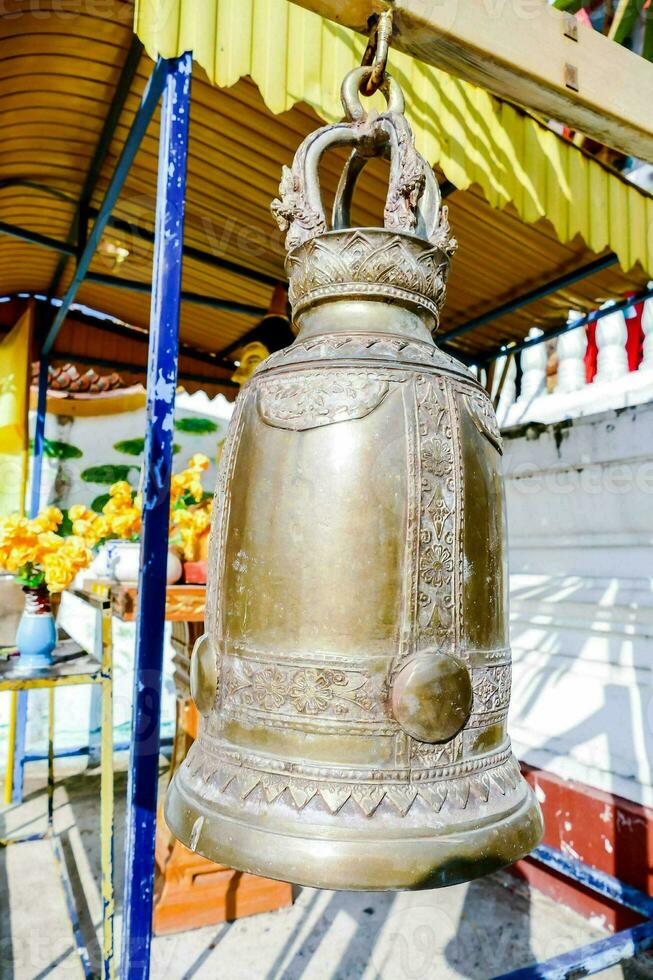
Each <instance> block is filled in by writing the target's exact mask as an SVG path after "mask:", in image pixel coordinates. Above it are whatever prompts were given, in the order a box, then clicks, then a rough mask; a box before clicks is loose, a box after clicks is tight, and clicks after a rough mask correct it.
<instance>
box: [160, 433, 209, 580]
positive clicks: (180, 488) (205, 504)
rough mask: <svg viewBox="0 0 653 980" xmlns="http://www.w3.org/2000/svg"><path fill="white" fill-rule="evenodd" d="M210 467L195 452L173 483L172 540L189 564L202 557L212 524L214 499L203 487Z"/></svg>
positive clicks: (171, 508)
mask: <svg viewBox="0 0 653 980" xmlns="http://www.w3.org/2000/svg"><path fill="white" fill-rule="evenodd" d="M208 466H209V460H208V458H207V457H206V456H204V455H203V454H202V453H195V455H194V456H193V457H192V458H191V459H190V461H189V463H188V466H187V467H186V469H185V470H183V471H182V472H181V473H178V474H175V475H174V476H173V477H172V481H171V484H170V540H171V541H172V542H173V543H175V544H178V545H179V547H180V548H181V551H182V553H183V556H184V558H185V560H186V561H195V560H196V559H197V558H198V557H199V555H198V552H199V550H200V542H201V541H202V539H203V538H204V537H206V534H207V532H208V530H209V527H210V525H211V508H212V504H213V498H212V496H211V494H210V493H206V492H205V490H204V487H203V486H202V474H203V473H204V472H205V471H206V470H207V469H208Z"/></svg>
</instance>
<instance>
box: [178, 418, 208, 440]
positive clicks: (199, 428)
mask: <svg viewBox="0 0 653 980" xmlns="http://www.w3.org/2000/svg"><path fill="white" fill-rule="evenodd" d="M175 429H179V431H180V432H188V433H189V434H191V435H195V436H205V435H209V434H210V433H211V432H217V431H218V425H217V423H216V422H214V421H213V419H204V418H201V417H200V416H194V417H193V416H191V417H189V418H186V419H176V420H175Z"/></svg>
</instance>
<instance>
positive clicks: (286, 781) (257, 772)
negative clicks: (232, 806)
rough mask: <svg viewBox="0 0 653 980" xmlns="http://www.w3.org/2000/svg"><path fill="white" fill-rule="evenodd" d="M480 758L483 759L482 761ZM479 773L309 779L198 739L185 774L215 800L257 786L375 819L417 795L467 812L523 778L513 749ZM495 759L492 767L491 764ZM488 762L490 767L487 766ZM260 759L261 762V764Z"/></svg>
mask: <svg viewBox="0 0 653 980" xmlns="http://www.w3.org/2000/svg"><path fill="white" fill-rule="evenodd" d="M479 761H480V760H479ZM482 762H483V765H484V767H486V768H483V769H482V770H480V771H478V772H474V771H472V772H464V768H465V767H464V766H457V767H455V768H457V769H459V770H463V772H461V773H460V775H458V776H457V777H454V778H452V777H451V776H448V778H443V779H440V780H428V781H426V780H425V781H420V780H415V781H410V782H409V781H400V780H398V781H396V782H379V781H378V780H369V781H366V782H351V781H347V782H345V781H343V782H339V781H338V780H336V779H330V780H329V779H320V780H311V779H307V778H305V777H304V776H297V775H293V774H290V773H284V772H276V773H275V772H268V771H265V770H262V769H261V768H256V769H250V768H248V767H246V766H244V765H243V764H242V763H241V764H240V765H239V764H235V763H229V762H225V760H223V759H220V758H218V757H216V756H213V755H211V754H209V753H207V752H206V751H203V750H202V748H201V747H200V745H199V743H197V742H196V743H195V745H193V747H192V748H191V751H190V753H189V755H188V757H187V760H186V763H185V764H184V767H183V768H184V777H185V781H187V783H188V785H189V788H190V789H192V790H193V792H195V793H197V795H199V796H204V795H208V796H210V798H211V799H214V798H215V792H216V790H217V791H218V792H219V793H222V794H225V795H226V796H228V797H229V798H230V799H232V800H245V799H247V798H248V797H250V796H251V794H252V793H253V792H254V790H256V789H259V792H260V793H261V794H262V796H263V798H264V799H265V801H266V802H267V803H269V804H271V803H275V802H277V801H278V802H282V797H283V802H285V803H289V804H291V805H292V806H294V808H295V809H297V810H303V809H304V808H305V807H307V806H308V804H309V803H311V801H314V800H321V801H322V802H323V803H324V804H325V806H326V807H327V809H328V810H329V811H330V812H331V813H332V814H335V813H338V812H339V811H340V810H341V809H342V808H343V806H344V805H345V803H347V802H348V801H350V800H351V802H352V803H354V804H355V805H356V806H357V808H358V809H359V810H360V811H361V812H362V813H363V814H364V815H365V816H366V817H371V816H372V814H373V813H374V812H375V811H376V810H377V809H378V807H379V806H380V804H381V803H382V802H383V801H387V802H388V803H389V804H391V805H392V807H393V808H394V809H395V810H396V811H397V812H398V813H399V815H400V816H402V817H404V816H406V814H407V813H408V811H409V810H410V809H411V807H412V806H413V804H414V803H415V801H416V800H417V799H420V800H421V802H422V803H424V804H426V806H427V807H428V808H430V809H431V810H432V811H434V812H435V813H439V812H440V810H442V808H443V807H444V806H445V804H446V807H445V809H458V810H464V809H465V807H466V806H467V803H468V802H469V800H470V798H473V799H476V800H477V801H480V802H483V803H487V802H488V800H489V798H490V796H491V795H496V794H499V795H501V796H505V795H506V793H507V792H510V791H514V790H515V789H516V788H517V786H518V785H519V782H520V771H519V764H518V762H517V760H516V759H515V758H514V756H513V755H512V754H511V753H510V751H508V752H507V753H506V752H502V753H500V754H497V755H496V756H495V757H493V759H492V760H482ZM492 762H495V764H494V765H491V763H492ZM488 763H490V765H489V766H488ZM260 764H261V763H260V762H259V763H258V764H257V765H258V766H259V767H260Z"/></svg>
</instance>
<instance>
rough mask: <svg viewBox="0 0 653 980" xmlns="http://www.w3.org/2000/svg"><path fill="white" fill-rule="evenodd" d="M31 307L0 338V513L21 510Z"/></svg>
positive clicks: (26, 448)
mask: <svg viewBox="0 0 653 980" xmlns="http://www.w3.org/2000/svg"><path fill="white" fill-rule="evenodd" d="M32 321H33V308H32V306H31V305H30V307H29V308H28V309H27V310H26V311H25V313H23V315H22V316H21V318H20V320H19V321H18V323H17V324H16V326H15V327H14V328H13V330H11V331H10V332H9V333H8V334H7V336H6V337H5V338H4V339H3V340H2V341H0V515H4V514H13V513H16V512H17V511H21V512H22V511H23V508H24V503H25V487H26V483H27V453H28V448H29V440H28V428H27V413H28V410H29V388H30V385H29V379H30V348H31V342H32Z"/></svg>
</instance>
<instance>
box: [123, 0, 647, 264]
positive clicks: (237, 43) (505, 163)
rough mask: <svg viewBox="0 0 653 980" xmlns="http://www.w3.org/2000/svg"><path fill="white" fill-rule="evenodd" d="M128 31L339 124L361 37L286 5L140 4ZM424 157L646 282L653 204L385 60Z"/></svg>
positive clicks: (523, 123)
mask: <svg viewBox="0 0 653 980" xmlns="http://www.w3.org/2000/svg"><path fill="white" fill-rule="evenodd" d="M134 23H135V30H136V32H137V33H138V34H139V36H140V37H141V39H142V41H143V43H144V45H145V47H146V50H147V51H148V53H149V54H150V56H151V57H156V55H157V54H161V55H163V56H164V57H174V56H176V55H178V54H181V53H182V52H183V51H187V50H192V51H193V54H194V57H195V59H196V60H197V61H198V62H199V64H200V65H202V67H203V68H204V69H205V71H206V72H207V75H208V76H209V78H210V79H211V81H212V82H213V83H214V84H216V85H219V86H221V87H225V88H226V87H229V86H231V85H234V84H235V83H236V82H237V81H238V79H240V78H243V77H244V76H250V77H251V78H252V80H253V81H254V82H255V83H256V85H257V86H258V88H259V90H260V92H261V95H262V97H263V99H264V101H265V104H266V106H267V107H268V108H269V109H270V110H271V111H272V112H273V113H281V112H285V111H286V110H288V109H290V108H291V107H292V106H294V105H295V104H296V103H298V102H302V101H303V102H306V103H308V104H309V105H310V106H312V107H313V108H314V109H315V111H316V112H317V113H318V115H319V116H321V117H322V118H323V119H325V120H327V121H332V120H335V119H337V118H340V117H341V115H342V109H341V106H340V98H339V90H340V83H341V81H342V78H343V77H344V75H345V73H346V72H347V71H348V70H349V69H350V68H351V67H352V66H353V65H355V64H356V63H357V61H358V60H359V59H360V55H361V53H362V50H363V45H364V39H362V38H360V37H358V36H357V35H355V34H353V33H352V32H351V31H348V30H347V29H345V28H342V27H339V26H337V25H336V24H333V23H331V22H330V21H326V20H324V19H323V18H321V17H318V16H317V15H315V14H313V13H311V12H310V11H306V10H303V9H302V8H300V7H298V6H296V5H295V4H293V3H290V2H288V0H137V2H136V7H135V21H134ZM390 65H391V70H392V72H393V74H394V75H395V76H396V78H397V79H398V80H399V82H400V83H401V85H402V87H403V89H404V93H405V96H406V103H407V115H408V117H409V119H410V121H411V124H412V126H413V129H414V132H415V137H416V142H417V146H418V149H419V150H420V152H421V153H422V154H423V155H424V156H425V157H426V158H427V159H428V160H430V161H431V163H433V164H434V165H435V164H437V165H438V166H439V167H440V168H441V169H442V171H443V172H444V174H445V175H446V177H447V178H448V179H449V180H450V181H451V182H452V183H453V184H455V186H456V187H457V188H459V189H460V190H466V189H467V188H468V187H470V186H471V185H472V184H478V185H479V186H480V187H481V188H482V190H483V192H484V194H485V196H486V198H487V200H488V201H489V202H490V204H492V205H493V206H494V207H496V208H501V207H503V206H505V205H506V204H507V203H508V202H512V204H513V205H514V206H515V208H516V209H517V212H518V214H519V216H520V217H521V218H522V219H523V220H525V221H527V222H535V221H537V220H538V219H539V218H542V217H546V218H548V220H549V221H550V222H551V224H552V225H553V227H554V229H555V232H556V234H557V236H558V238H559V240H560V241H561V242H568V241H571V240H572V239H573V238H574V237H575V236H576V235H577V234H579V235H581V236H582V238H583V240H584V241H585V243H586V244H587V245H588V246H589V248H591V249H592V251H594V252H601V251H602V250H603V249H605V248H609V249H611V250H612V251H614V252H615V253H616V254H617V256H618V257H619V262H620V265H621V266H622V268H623V269H624V270H628V269H631V268H632V267H633V266H634V265H635V264H636V263H637V262H639V263H640V264H641V265H642V267H643V268H644V269H646V270H648V271H649V273H651V274H653V231H652V229H653V200H651V198H650V197H648V195H646V194H643V193H642V192H641V191H640V190H639V189H637V188H636V187H634V186H632V185H631V184H629V183H628V182H626V181H625V180H623V179H622V178H621V177H619V176H618V175H617V174H614V173H612V172H611V171H610V170H608V169H607V168H605V167H604V166H602V165H601V164H600V163H599V162H598V161H596V160H594V159H593V158H591V157H589V156H586V155H585V154H583V153H581V152H579V150H578V148H577V147H576V146H574V145H572V144H571V143H569V142H568V141H566V140H564V139H563V138H561V137H560V136H558V135H557V134H556V133H554V132H552V131H551V130H550V129H548V128H547V127H546V126H545V125H543V124H541V123H539V122H538V121H537V120H535V119H533V118H532V117H531V116H529V115H527V114H525V113H524V112H522V111H520V110H519V109H517V108H515V107H513V106H511V105H508V104H507V103H504V102H502V101H501V100H500V99H497V98H495V97H494V96H492V95H490V94H488V93H487V92H485V91H484V90H482V89H479V88H476V87H475V86H473V85H470V84H469V83H467V82H463V81H461V80H459V79H455V78H452V77H451V76H450V75H447V74H445V73H444V72H441V71H438V70H437V69H435V68H431V67H428V66H426V65H424V64H422V63H421V62H418V61H416V60H415V59H413V58H410V57H409V56H407V55H404V54H401V53H400V52H396V51H392V52H391V55H390Z"/></svg>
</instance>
